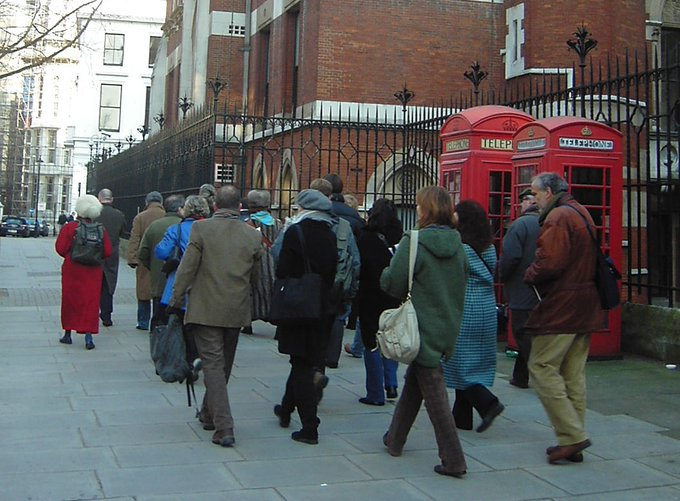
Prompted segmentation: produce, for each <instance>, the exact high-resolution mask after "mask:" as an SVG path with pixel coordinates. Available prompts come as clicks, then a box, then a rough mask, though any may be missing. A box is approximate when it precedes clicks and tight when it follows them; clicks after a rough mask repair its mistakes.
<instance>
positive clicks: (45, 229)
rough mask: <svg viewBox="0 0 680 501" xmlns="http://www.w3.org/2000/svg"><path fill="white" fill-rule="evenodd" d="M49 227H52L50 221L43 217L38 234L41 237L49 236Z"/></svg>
mask: <svg viewBox="0 0 680 501" xmlns="http://www.w3.org/2000/svg"><path fill="white" fill-rule="evenodd" d="M51 229H52V225H51V224H50V223H48V222H47V221H45V220H44V219H43V220H42V221H40V234H41V235H42V236H43V237H49V236H50V230H51Z"/></svg>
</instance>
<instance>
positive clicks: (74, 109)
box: [64, 0, 166, 201]
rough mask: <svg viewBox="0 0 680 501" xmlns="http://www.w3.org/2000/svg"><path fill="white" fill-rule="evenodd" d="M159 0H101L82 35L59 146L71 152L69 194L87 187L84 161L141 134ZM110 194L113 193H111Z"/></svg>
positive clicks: (161, 12)
mask: <svg viewBox="0 0 680 501" xmlns="http://www.w3.org/2000/svg"><path fill="white" fill-rule="evenodd" d="M165 10H166V2H165V1H164V0H144V1H142V2H140V1H136V0H105V1H104V3H103V5H102V8H101V9H100V11H99V12H98V13H97V15H95V17H94V18H93V19H92V21H91V23H90V26H89V27H88V29H87V30H86V32H85V33H84V35H83V36H82V38H81V44H80V59H79V63H78V67H77V74H76V78H75V92H74V94H73V95H72V99H71V106H70V107H69V112H70V114H69V118H68V122H67V123H68V124H69V127H67V130H66V135H65V138H64V147H65V148H66V149H71V150H72V152H73V154H72V157H71V161H72V172H73V181H72V186H71V200H72V201H74V200H75V198H77V197H78V196H79V195H82V194H85V192H86V180H87V166H88V163H89V162H90V161H93V162H96V161H97V159H101V158H102V157H106V156H111V155H115V154H116V153H117V152H119V151H122V150H124V149H127V148H129V147H130V146H131V145H132V144H134V143H136V142H139V141H141V140H142V132H141V131H143V130H144V131H145V128H146V127H148V126H149V120H150V117H149V115H150V112H149V96H150V89H151V72H152V69H153V64H154V59H155V56H156V51H157V47H158V43H159V42H160V40H161V36H162V31H161V27H162V25H163V22H164V20H165ZM114 197H115V193H114Z"/></svg>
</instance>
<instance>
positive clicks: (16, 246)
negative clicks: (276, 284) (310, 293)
mask: <svg viewBox="0 0 680 501" xmlns="http://www.w3.org/2000/svg"><path fill="white" fill-rule="evenodd" d="M53 246H54V240H53V239H30V241H29V240H9V241H7V240H6V239H0V262H8V261H11V262H12V263H13V266H14V267H13V268H11V269H10V268H3V269H2V270H0V289H3V291H5V290H6V291H7V294H6V295H5V294H3V295H2V296H0V318H6V319H7V321H6V322H4V321H3V329H2V331H1V332H0V347H1V348H2V352H3V355H5V356H4V359H5V361H6V362H5V369H6V370H5V371H4V373H3V383H4V389H3V396H2V397H1V398H0V471H1V472H2V473H1V474H0V500H1V501H5V499H7V500H8V501H15V500H17V501H23V500H26V501H28V500H31V501H32V500H35V499H38V500H39V499H45V500H49V501H59V500H74V499H82V500H87V499H106V500H116V501H133V500H134V501H158V500H163V501H178V500H180V499H181V500H186V499H200V500H201V501H212V500H218V499H219V500H239V501H241V500H246V501H249V500H258V501H259V500H264V501H269V500H279V501H280V500H286V501H298V500H310V501H311V500H314V501H317V500H319V499H324V500H342V501H345V500H347V499H356V500H357V501H359V500H370V501H375V500H383V499H384V500H389V501H395V500H399V501H401V500H411V499H413V500H439V499H441V500H447V501H450V500H451V499H456V500H459V499H460V500H464V501H465V500H479V499H484V500H485V499H493V500H497V499H499V500H504V499H508V500H543V499H544V500H557V499H560V500H561V499H582V500H588V501H590V500H596V499H597V500H605V501H607V500H614V499H617V500H619V499H623V500H633V499H635V500H637V499H654V500H666V499H680V466H678V465H679V464H680V441H679V440H676V439H675V437H676V436H677V437H680V424H679V423H680V420H679V419H678V416H679V415H680V406H678V401H680V384H679V382H680V381H679V380H678V377H680V372H675V373H671V372H669V371H666V370H665V369H664V370H662V368H663V367H662V365H660V364H658V363H654V362H653V361H649V360H643V359H640V358H639V357H630V358H629V359H628V357H625V358H624V360H620V361H612V362H606V363H602V362H589V363H588V364H587V372H588V394H589V397H590V398H591V400H589V408H588V411H587V415H586V429H587V431H588V433H589V435H590V437H591V439H592V440H593V446H592V447H590V448H589V449H588V450H587V451H585V461H584V462H583V463H581V464H571V463H570V464H565V465H559V466H552V465H548V464H547V462H546V456H545V448H546V447H547V446H548V445H553V444H554V443H555V437H554V434H553V432H552V429H551V427H550V423H549V421H548V419H547V417H546V415H545V412H544V411H543V408H542V406H541V404H540V402H539V401H538V398H537V397H536V394H535V392H534V391H533V390H532V389H527V390H520V389H517V388H515V387H512V386H510V385H509V384H508V377H509V374H511V372H512V364H513V362H514V361H513V360H511V359H508V358H507V357H506V356H505V354H504V352H503V349H502V347H501V349H500V350H499V353H498V358H497V362H498V371H497V377H496V381H495V383H494V386H493V391H494V392H495V393H496V394H497V395H498V397H499V398H500V399H501V401H502V402H503V403H504V404H505V406H506V410H505V411H504V412H503V414H502V415H501V416H499V418H498V419H497V420H496V421H495V422H494V425H493V426H492V427H491V428H490V429H489V430H487V431H486V432H484V433H481V434H480V433H475V432H474V431H459V438H460V440H461V443H462V445H463V449H464V451H465V453H466V460H467V463H468V474H467V475H466V477H465V478H463V479H454V478H450V477H442V476H439V475H437V474H436V473H435V472H434V471H433V469H432V468H433V466H434V465H435V464H438V463H439V458H438V453H437V447H436V442H435V438H434V432H433V430H432V426H431V424H430V422H429V418H428V416H427V413H426V411H425V409H424V407H422V408H421V410H420V412H419V414H418V416H417V418H416V420H415V423H414V426H413V428H412V430H411V432H410V433H409V436H408V441H407V443H406V445H405V447H404V453H403V455H402V456H401V457H398V458H394V457H391V456H390V455H389V454H387V452H386V450H385V447H384V445H383V443H382V435H383V433H384V432H385V430H386V429H387V427H388V426H389V423H390V420H391V416H392V413H393V412H394V407H395V403H394V402H389V403H387V404H386V405H385V406H383V407H369V406H365V405H362V404H360V403H358V401H357V399H358V398H359V397H360V396H363V394H364V391H365V388H364V380H365V374H364V364H363V360H361V359H356V358H352V357H349V356H345V355H343V356H342V358H341V359H340V365H339V368H338V369H335V370H329V371H328V375H329V377H330V383H329V386H328V388H327V389H326V391H325V392H324V399H323V401H322V402H321V405H320V407H319V417H320V419H321V426H320V429H319V432H320V437H319V445H316V446H310V445H305V444H300V443H297V442H294V441H292V440H291V439H290V433H291V432H292V431H295V430H297V429H299V419H298V417H297V415H293V419H292V422H291V426H290V428H288V429H283V428H281V427H280V426H279V425H278V420H277V419H276V417H275V416H274V415H273V413H272V408H273V406H274V404H276V403H278V402H279V401H280V398H281V396H282V393H283V390H284V386H285V382H286V378H287V377H288V372H289V370H290V365H289V363H288V359H287V357H285V356H283V355H281V354H279V353H278V351H277V346H276V342H275V341H274V339H273V338H274V333H275V330H274V328H273V327H272V326H271V325H268V324H265V323H262V322H255V323H254V329H255V332H256V334H254V335H242V336H241V338H240V340H239V345H238V350H237V354H236V362H235V367H234V371H233V377H232V378H231V380H230V383H229V394H230V399H231V403H232V410H233V414H234V419H235V433H236V445H235V447H233V448H222V447H218V446H215V445H213V444H212V443H211V442H210V438H211V435H212V432H211V431H205V430H203V429H202V426H201V424H200V423H199V422H198V421H197V420H196V418H195V407H188V406H187V403H186V394H185V386H184V385H181V384H166V383H163V382H162V381H160V380H159V378H158V377H157V376H156V374H155V370H154V368H153V365H152V364H151V362H150V360H149V352H148V349H149V347H148V339H149V335H148V333H145V332H141V331H138V330H136V329H135V328H134V327H135V318H136V302H135V299H134V280H135V279H134V272H133V270H131V269H130V268H128V267H127V266H125V265H124V263H121V267H120V272H119V285H118V290H117V292H116V295H115V297H114V316H113V318H114V325H113V326H112V327H110V328H102V329H101V331H100V333H99V334H98V336H97V338H96V339H95V343H96V344H97V348H96V349H95V350H93V351H86V350H85V349H84V348H83V346H82V345H83V339H82V337H80V336H78V337H76V339H75V342H74V344H73V345H71V346H64V345H61V344H60V343H59V342H58V340H59V336H60V330H61V329H60V319H59V315H60V311H59V301H60V289H59V280H58V274H59V266H60V264H61V260H60V259H59V258H58V257H56V256H55V255H54V253H53ZM22 256H42V257H40V258H35V259H33V258H31V259H24V258H23V257H22ZM46 274H51V275H46ZM352 336H353V332H352V331H346V332H345V341H346V342H350V341H351V339H352ZM403 374H404V367H403V366H401V367H400V368H399V382H400V383H401V382H402V378H403ZM203 392H204V388H203V384H202V381H200V380H199V381H198V382H197V384H196V393H197V397H198V398H199V400H200V399H201V398H202V397H203ZM452 396H453V395H452V393H451V395H450V399H451V401H452V398H451V397H452ZM478 422H479V418H478V416H475V424H476V423H478Z"/></svg>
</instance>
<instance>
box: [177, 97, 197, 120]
mask: <svg viewBox="0 0 680 501" xmlns="http://www.w3.org/2000/svg"><path fill="white" fill-rule="evenodd" d="M193 106H194V103H192V102H191V99H190V98H188V97H187V96H186V94H184V97H180V98H179V109H180V110H182V120H184V119H185V118H186V116H187V111H189V109H191V108H192V107H193Z"/></svg>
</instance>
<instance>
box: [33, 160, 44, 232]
mask: <svg viewBox="0 0 680 501" xmlns="http://www.w3.org/2000/svg"><path fill="white" fill-rule="evenodd" d="M35 162H36V163H37V164H38V177H37V179H36V180H35V201H34V205H35V209H34V211H35V219H36V220H37V219H38V201H39V200H40V167H41V166H42V163H43V159H42V158H40V157H38V159H37V160H36V161H35Z"/></svg>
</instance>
